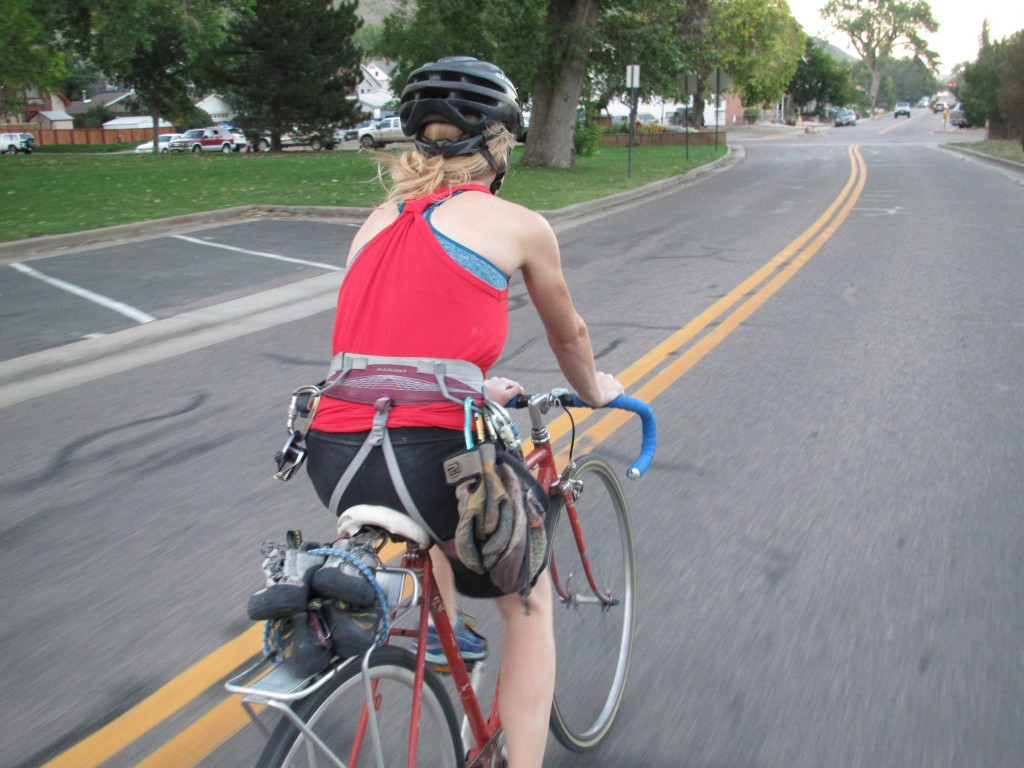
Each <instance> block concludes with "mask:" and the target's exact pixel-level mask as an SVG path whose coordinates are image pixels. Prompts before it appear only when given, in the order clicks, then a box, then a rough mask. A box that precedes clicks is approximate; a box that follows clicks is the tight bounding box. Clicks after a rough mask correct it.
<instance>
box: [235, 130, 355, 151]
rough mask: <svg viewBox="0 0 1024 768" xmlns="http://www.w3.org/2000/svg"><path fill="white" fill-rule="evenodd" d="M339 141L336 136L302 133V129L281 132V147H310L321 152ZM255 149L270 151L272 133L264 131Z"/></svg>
mask: <svg viewBox="0 0 1024 768" xmlns="http://www.w3.org/2000/svg"><path fill="white" fill-rule="evenodd" d="M336 143H337V141H336V138H335V137H334V136H330V137H327V136H321V135H320V134H319V133H301V132H300V131H292V132H291V133H282V134H281V149H287V148H288V147H309V148H310V149H312V150H313V151H314V152H319V151H320V150H323V149H334V145H335V144H336ZM255 149H256V151H257V152H269V151H270V134H269V133H264V134H263V135H262V136H260V138H259V140H258V141H257V142H256V146H255Z"/></svg>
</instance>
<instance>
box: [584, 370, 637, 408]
mask: <svg viewBox="0 0 1024 768" xmlns="http://www.w3.org/2000/svg"><path fill="white" fill-rule="evenodd" d="M595 383H596V384H597V392H598V395H599V396H598V397H597V398H594V399H591V398H588V397H583V395H580V396H581V397H583V399H584V400H585V401H586V402H587V403H589V404H590V405H592V406H594V407H595V408H600V407H601V406H602V405H607V404H608V403H610V402H611V401H612V400H614V399H615V398H616V397H618V396H619V395H621V394H623V393H624V392H625V391H626V389H625V387H623V386H622V384H620V383H619V381H618V380H617V379H616V378H615V377H614V376H612V375H611V374H610V373H602V372H601V371H598V372H597V379H596V381H595Z"/></svg>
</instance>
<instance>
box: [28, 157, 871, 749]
mask: <svg viewBox="0 0 1024 768" xmlns="http://www.w3.org/2000/svg"><path fill="white" fill-rule="evenodd" d="M849 156H850V177H849V179H848V180H847V182H846V185H845V186H844V187H843V189H842V191H841V192H840V194H839V196H838V197H837V198H836V199H835V200H834V201H833V202H832V204H831V205H830V206H829V207H828V208H827V209H826V211H825V212H824V213H823V214H822V215H821V216H819V217H818V219H817V220H816V221H815V222H814V223H813V224H812V225H811V226H810V227H808V228H807V229H806V230H805V231H804V232H803V233H801V234H800V236H799V237H797V238H796V239H795V240H793V242H791V243H790V244H789V245H787V246H786V247H785V248H783V249H782V250H781V251H779V252H778V253H777V254H776V255H775V256H774V257H772V258H771V259H770V260H769V261H768V262H766V263H765V264H764V265H763V266H762V267H760V268H759V269H758V270H757V271H755V272H754V273H753V274H752V275H750V277H748V278H747V279H746V280H744V281H743V282H742V283H740V284H739V285H737V286H736V287H735V288H733V289H732V290H731V291H729V293H727V294H726V295H725V296H723V297H722V298H721V299H719V300H718V301H716V302H715V303H714V304H713V305H711V306H710V307H708V308H707V309H706V310H704V311H703V312H701V313H700V314H699V315H698V316H697V317H695V318H694V319H693V320H691V321H690V322H689V323H687V324H686V325H685V326H684V327H682V328H680V329H679V330H678V331H676V332H675V333H673V334H672V335H671V336H669V337H668V338H667V339H665V340H664V341H662V342H661V343H660V344H658V345H657V346H656V347H654V348H653V349H652V350H650V351H649V352H648V353H647V354H645V355H644V356H643V357H641V358H640V359H639V360H637V361H636V362H635V363H633V364H632V365H631V366H630V367H629V368H627V369H626V370H625V371H623V372H622V373H621V374H619V376H618V379H619V381H621V382H622V383H623V384H624V385H625V386H626V388H627V389H629V388H631V387H633V386H634V385H637V384H639V386H638V388H637V389H635V390H634V391H632V392H631V394H632V395H634V396H635V397H638V398H640V399H641V400H645V401H647V402H652V401H654V400H655V399H656V398H657V397H658V396H659V395H661V394H662V393H663V392H664V391H665V390H666V389H668V387H669V386H671V385H672V384H673V383H674V382H676V381H677V380H678V379H679V378H680V377H682V376H683V375H684V374H685V373H686V372H687V371H688V370H690V368H692V367H693V366H694V365H696V364H697V362H698V361H700V360H701V359H702V358H703V357H704V356H705V355H707V354H708V353H709V352H710V351H711V350H713V349H714V348H715V347H717V346H718V344H719V343H721V341H722V340H723V339H725V337H726V336H728V335H729V334H730V333H732V332H733V331H734V330H735V329H736V328H738V327H739V325H740V323H742V322H743V321H744V320H746V319H747V318H748V317H750V316H751V315H752V314H753V313H754V312H756V311H757V310H758V309H759V308H760V307H761V306H762V305H763V304H764V303H765V302H766V301H767V300H768V299H769V298H771V297H772V296H773V295H774V294H775V292H776V291H778V290H779V289H780V288H781V287H782V286H783V285H785V284H786V283H787V282H789V280H790V279H791V278H792V277H793V275H795V274H796V273H797V272H798V271H799V270H800V269H801V267H803V266H804V264H806V263H807V262H808V261H809V260H810V259H811V257H812V256H814V254H815V253H817V252H818V250H819V249H820V248H821V247H822V245H824V244H825V242H826V241H827V240H828V239H829V238H830V237H832V235H833V234H835V232H836V230H837V229H838V228H839V226H840V225H841V224H842V223H843V222H844V221H845V220H846V217H847V216H849V214H850V211H851V210H852V209H853V207H854V205H856V203H857V200H858V199H859V197H860V194H861V191H862V190H863V189H864V184H865V182H866V178H867V170H866V168H865V165H864V160H863V158H862V157H861V155H860V151H859V149H858V147H857V146H856V145H854V146H851V147H850V150H849ZM712 323H717V325H716V326H715V327H714V328H713V329H711V330H708V328H709V326H711V325H712ZM666 363H667V364H666ZM641 382H642V383H641ZM595 414H596V416H595ZM629 416H630V414H628V413H626V412H623V411H607V412H605V411H594V412H593V414H592V415H590V416H588V417H585V418H588V419H590V420H591V421H593V423H592V425H591V426H590V427H589V428H588V429H587V430H586V432H584V433H583V434H582V436H581V437H580V442H581V445H582V446H583V447H590V446H593V445H596V444H598V443H601V442H603V441H604V440H606V439H607V438H608V437H609V436H610V435H611V434H612V433H614V432H615V431H616V430H617V429H618V428H619V427H620V426H622V425H623V424H624V423H625V422H626V420H627V419H628V418H629ZM580 421H581V420H580V419H579V418H577V423H579V422H580ZM569 428H570V422H569V419H568V417H566V416H564V415H563V416H560V417H559V418H557V419H555V420H553V421H552V422H551V423H550V424H549V425H548V431H549V432H550V433H551V436H552V439H555V440H557V439H559V438H560V437H563V436H564V435H565V434H566V433H567V432H568V431H569ZM261 638H262V627H261V626H260V625H256V626H253V627H252V628H251V629H249V630H247V631H246V632H243V633H242V634H241V635H239V636H238V637H236V638H235V639H234V640H232V641H230V642H228V643H226V644H225V645H223V646H221V647H220V648H218V649H217V650H216V651H214V652H213V653H211V654H210V655H209V656H207V657H206V658H205V659H203V660H202V661H200V662H198V663H196V664H195V665H193V666H192V667H190V668H189V669H188V670H186V671H185V672H184V673H182V674H181V675H178V676H177V677H176V678H174V679H173V680H171V681H170V682H168V683H167V684H166V685H164V686H163V687H162V688H160V689H159V690H157V691H156V692H154V693H153V694H152V695H150V696H149V697H147V698H146V699H144V700H143V701H142V702H140V703H139V704H138V705H136V706H135V707H133V708H132V709H130V710H129V711H127V712H125V713H124V714H123V715H121V716H119V717H117V718H116V719H114V720H112V721H111V722H110V723H108V724H107V725H106V726H104V727H103V728H101V729H100V730H98V731H96V732H95V733H93V734H92V735H90V736H89V737H87V738H86V739H84V740H82V741H80V742H78V743H77V744H75V745H74V746H73V747H71V748H70V749H68V750H67V751H66V752H64V753H62V754H61V755H59V756H58V757H56V758H54V759H53V760H51V761H50V762H48V763H46V764H45V765H44V766H43V768H96V767H97V766H99V765H101V764H102V763H104V762H106V761H107V760H109V759H110V758H111V757H113V756H115V755H116V754H117V753H119V752H120V751H122V750H123V749H125V748H126V747H127V746H128V745H130V744H132V743H133V742H135V741H136V740H138V739H140V738H141V737H143V736H144V735H146V734H147V733H149V731H151V730H152V729H153V728H155V727H156V726H158V725H159V724H160V723H161V722H163V721H164V720H166V719H167V718H169V717H171V716H172V715H174V714H175V713H176V712H178V711H179V710H180V709H182V708H184V707H185V706H186V705H188V704H190V703H191V702H193V701H194V700H195V699H196V698H198V697H199V696H200V695H201V694H202V693H204V692H205V691H207V690H208V689H210V688H211V687H213V686H216V685H220V684H221V683H222V681H223V680H224V678H225V677H226V676H227V675H228V674H229V673H230V672H231V671H232V670H234V669H237V668H238V667H240V666H242V665H243V664H245V663H246V662H247V661H249V660H251V659H252V658H253V657H254V656H255V655H256V654H257V653H259V652H260V647H261ZM247 722H248V717H247V716H246V715H245V713H244V711H243V709H242V707H241V704H240V703H239V701H238V700H236V699H235V698H234V697H230V698H226V699H225V700H224V701H222V702H221V703H219V704H217V705H216V706H214V707H213V709H211V710H209V711H208V712H206V713H205V714H204V715H202V716H201V717H199V718H198V719H197V720H196V721H195V722H193V723H192V724H191V725H190V726H188V727H187V728H185V729H184V730H182V731H180V732H179V733H178V734H177V735H176V736H175V737H173V738H172V739H171V740H170V741H168V742H166V743H165V744H164V745H163V746H162V747H160V748H159V749H158V750H156V751H155V752H153V753H151V754H150V755H149V756H148V757H147V758H146V759H145V760H143V761H142V762H140V763H138V764H137V765H138V766H140V767H142V768H188V766H195V765H197V764H199V763H200V762H201V761H202V760H203V759H204V758H205V757H206V756H207V755H209V754H211V753H212V752H213V751H214V750H215V749H216V748H217V747H218V746H220V745H221V744H223V743H224V742H225V741H227V740H228V739H229V738H231V737H232V736H233V735H234V734H235V733H237V732H238V731H239V730H241V729H242V728H243V727H244V726H245V724H246V723H247Z"/></svg>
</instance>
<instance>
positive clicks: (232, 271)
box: [0, 217, 357, 361]
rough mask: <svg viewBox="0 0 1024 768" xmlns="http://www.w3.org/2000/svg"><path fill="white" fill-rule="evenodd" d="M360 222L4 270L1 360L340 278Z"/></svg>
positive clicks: (177, 240)
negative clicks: (308, 283) (314, 280)
mask: <svg viewBox="0 0 1024 768" xmlns="http://www.w3.org/2000/svg"><path fill="white" fill-rule="evenodd" d="M356 227H357V223H356V222H355V221H350V220H345V219H327V218H276V217H275V218H268V217H249V218H242V219H237V220H233V221H229V222H224V223H219V224H210V225H207V226H202V227H183V228H182V229H180V231H173V230H172V231H171V232H169V233H167V234H163V235H160V236H155V237H144V238H141V239H121V240H117V241H111V242H109V243H106V244H102V245H94V246H87V247H82V248H77V249H76V248H72V249H69V250H64V251H62V252H60V253H55V254H53V255H44V256H36V257H33V258H31V259H19V258H17V257H15V258H13V259H7V260H6V263H3V264H2V265H0V295H3V297H4V308H3V324H2V325H0V361H10V360H12V359H14V358H19V357H22V356H25V355H30V354H33V353H40V352H44V351H46V350H53V349H56V348H59V347H62V346H65V345H68V344H72V343H73V342H77V341H81V340H83V339H96V338H102V337H105V336H107V335H109V334H114V333H117V332H120V331H124V330H127V329H131V328H134V327H137V326H147V325H150V324H152V323H154V322H156V321H159V320H164V319H167V318H171V317H181V316H184V315H188V314H189V313H195V312H197V311H201V310H206V315H207V316H209V311H210V309H211V308H214V307H217V306H220V305H229V304H231V303H232V302H234V303H235V304H236V305H237V304H238V303H239V302H244V301H245V300H247V299H250V300H251V298H252V297H254V296H260V295H262V296H264V297H267V296H269V295H271V294H273V292H274V291H275V289H278V288H280V287H282V286H287V285H291V284H296V283H304V282H306V281H308V280H310V279H311V278H316V277H318V276H325V275H326V276H327V277H326V282H325V281H317V283H316V284H317V285H318V291H317V292H318V293H319V292H320V289H319V285H320V283H324V284H325V285H328V286H329V285H332V284H333V285H334V290H336V287H337V284H338V283H339V282H340V274H337V275H335V274H333V273H340V271H341V270H342V267H343V263H344V257H345V254H346V253H347V251H348V246H349V243H350V242H351V240H352V237H353V235H354V234H355V231H356Z"/></svg>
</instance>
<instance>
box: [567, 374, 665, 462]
mask: <svg viewBox="0 0 1024 768" xmlns="http://www.w3.org/2000/svg"><path fill="white" fill-rule="evenodd" d="M572 400H573V405H575V406H577V407H581V408H593V406H592V405H588V404H587V403H585V402H583V401H582V400H580V397H579V395H575V394H574V395H573V396H572ZM602 407H603V408H618V409H620V410H623V411H630V412H631V413H635V414H636V415H637V416H639V417H640V427H641V430H642V434H643V437H642V438H641V441H640V456H639V457H638V458H637V460H636V461H635V462H633V466H631V467H630V468H629V470H628V471H627V472H626V477H628V478H629V479H631V480H636V479H637V478H639V477H641V476H642V475H643V474H644V472H646V471H647V470H648V469H649V468H650V466H651V462H652V461H654V448H655V446H656V445H657V443H658V429H657V426H656V425H655V423H654V411H652V410H651V406H649V405H648V404H647V403H645V402H644V401H643V400H637V399H636V398H635V397H630V396H629V395H619V396H618V397H616V398H615V399H614V400H612V401H611V402H610V403H608V404H607V405H604V406H602Z"/></svg>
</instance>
